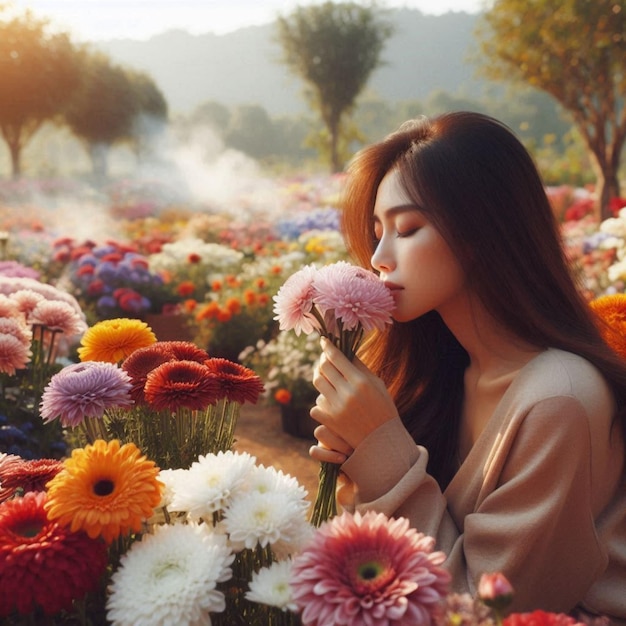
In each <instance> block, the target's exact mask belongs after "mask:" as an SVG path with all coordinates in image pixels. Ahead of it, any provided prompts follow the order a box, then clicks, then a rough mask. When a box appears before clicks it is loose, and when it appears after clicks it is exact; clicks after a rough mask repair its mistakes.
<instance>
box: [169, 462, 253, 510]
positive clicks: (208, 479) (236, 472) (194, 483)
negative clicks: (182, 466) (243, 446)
mask: <svg viewBox="0 0 626 626" xmlns="http://www.w3.org/2000/svg"><path fill="white" fill-rule="evenodd" d="M255 462H256V459H255V457H253V456H250V455H249V454H248V453H246V452H241V453H237V452H232V451H231V450H228V451H227V452H218V453H217V454H207V455H206V456H200V457H199V458H198V460H197V461H195V462H194V463H193V464H192V465H191V467H190V468H189V470H188V472H187V476H186V480H184V481H176V485H175V491H174V496H173V497H172V501H171V503H170V506H169V509H170V510H171V511H182V512H186V513H188V515H189V517H190V518H191V519H193V520H199V519H202V518H207V517H210V516H212V514H213V513H214V512H215V511H219V510H222V509H224V508H225V507H226V506H228V503H229V502H230V499H231V498H232V496H233V495H234V494H235V493H236V492H237V490H239V489H241V488H242V486H243V485H244V483H245V481H246V478H247V477H248V476H249V474H250V472H251V471H252V468H253V467H254V464H255Z"/></svg>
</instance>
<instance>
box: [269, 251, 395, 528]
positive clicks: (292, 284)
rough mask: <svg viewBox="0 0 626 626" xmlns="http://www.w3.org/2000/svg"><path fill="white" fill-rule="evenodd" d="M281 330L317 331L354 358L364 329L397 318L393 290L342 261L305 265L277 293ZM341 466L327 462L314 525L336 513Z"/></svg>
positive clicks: (275, 308) (276, 306)
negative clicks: (394, 311)
mask: <svg viewBox="0 0 626 626" xmlns="http://www.w3.org/2000/svg"><path fill="white" fill-rule="evenodd" d="M274 302H275V305H274V313H275V314H276V317H275V318H274V319H277V320H278V321H279V324H280V330H294V331H295V333H296V334H297V335H299V334H300V333H301V332H304V333H306V334H309V333H312V332H317V333H319V334H320V335H321V336H322V337H327V338H328V339H329V340H330V341H332V342H333V343H334V344H335V345H336V346H337V347H338V348H339V349H340V350H341V351H342V352H343V354H345V355H346V356H347V357H348V358H349V359H353V358H354V356H355V354H356V352H357V349H358V347H359V345H360V344H361V341H362V340H363V337H364V335H365V333H368V332H369V331H372V330H374V329H378V330H382V329H383V328H384V327H385V325H386V324H390V323H391V321H392V318H391V312H392V310H393V308H394V306H395V303H394V299H393V296H392V295H391V291H390V290H389V289H388V288H387V287H386V286H385V285H384V283H383V282H382V281H381V280H380V279H379V278H378V276H377V275H376V274H374V273H373V272H370V271H368V270H365V269H363V268H361V267H356V266H354V265H351V264H350V263H347V262H346V261H338V262H337V263H333V264H330V265H326V266H324V267H322V268H320V269H318V268H316V267H315V266H313V265H306V266H305V267H303V268H302V269H300V270H299V271H297V272H296V273H294V274H292V275H291V276H290V277H289V278H288V279H287V280H286V281H285V283H284V284H283V286H282V287H281V288H280V289H279V291H278V293H277V294H276V295H275V296H274ZM338 473H339V466H337V465H335V464H333V463H322V464H321V468H320V485H319V490H318V495H317V498H316V501H315V504H314V507H313V513H312V517H311V521H312V522H313V524H314V525H315V526H319V524H320V523H321V522H323V521H325V520H326V519H328V518H329V517H332V516H334V515H335V514H336V513H337V507H336V502H335V489H336V484H337V476H338Z"/></svg>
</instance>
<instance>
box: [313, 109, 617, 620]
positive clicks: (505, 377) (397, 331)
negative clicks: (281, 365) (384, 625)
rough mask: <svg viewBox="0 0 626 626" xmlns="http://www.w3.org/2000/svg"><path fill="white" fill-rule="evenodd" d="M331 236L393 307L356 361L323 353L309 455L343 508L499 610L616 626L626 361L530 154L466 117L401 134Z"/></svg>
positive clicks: (363, 175) (354, 185) (350, 194)
mask: <svg viewBox="0 0 626 626" xmlns="http://www.w3.org/2000/svg"><path fill="white" fill-rule="evenodd" d="M343 220H344V221H343V227H344V236H345V239H346V243H347V246H348V249H349V251H350V253H351V255H352V256H353V257H354V258H355V259H356V260H357V262H359V263H360V264H361V265H363V266H365V267H369V266H371V267H373V268H374V270H375V271H377V272H378V273H379V274H380V277H381V280H383V281H385V283H386V284H387V285H388V286H389V287H390V288H391V289H392V291H393V295H394V299H395V303H396V309H395V312H394V320H395V322H394V324H393V325H392V327H391V328H390V330H387V331H385V332H381V333H378V334H377V335H376V336H373V337H371V338H369V340H368V342H367V343H366V345H365V347H364V349H363V350H362V353H361V354H360V355H359V356H360V359H361V360H359V359H357V360H355V361H354V362H353V363H351V362H350V361H348V359H346V358H345V357H344V356H343V355H342V354H341V352H340V351H339V350H338V349H336V348H335V347H334V346H332V345H331V344H330V343H329V342H326V341H323V355H322V358H321V360H320V363H319V366H318V368H317V370H316V373H315V376H314V384H315V387H316V388H317V390H318V392H319V396H318V398H317V401H316V406H315V407H313V409H311V416H312V417H313V418H314V419H315V420H317V421H318V422H319V423H320V426H318V427H317V429H316V431H315V435H316V437H317V439H318V444H317V445H316V446H314V447H313V448H312V449H311V456H312V457H313V458H315V459H317V460H320V461H331V462H334V463H341V465H342V472H343V474H344V475H345V477H347V479H348V481H347V483H348V484H347V487H346V488H344V489H342V490H341V492H340V494H339V495H340V502H341V503H342V504H343V505H344V507H346V508H347V509H349V510H352V509H358V510H367V509H375V510H378V511H381V512H383V513H385V514H387V515H389V516H395V517H399V516H403V517H407V518H409V519H410V521H411V523H412V525H413V526H414V527H415V528H417V529H418V530H420V531H422V532H424V533H426V534H429V535H432V536H433V537H435V538H436V539H437V546H438V549H440V550H443V551H445V552H446V553H447V555H448V559H447V566H448V568H449V570H450V571H451V573H452V577H453V588H454V590H456V591H460V592H461V591H467V592H470V593H474V592H475V585H476V582H477V580H478V578H479V577H480V575H481V574H482V573H484V572H494V571H500V572H502V573H504V574H505V576H506V577H507V578H508V579H509V580H510V581H511V583H512V585H513V587H514V589H515V595H514V601H513V603H512V605H511V610H515V611H528V610H533V609H537V608H541V609H544V610H550V611H556V612H569V611H574V610H579V611H584V612H587V613H589V614H592V615H594V614H604V615H608V616H609V617H610V618H611V619H612V620H615V622H616V623H618V622H619V620H624V622H625V623H626V518H625V515H626V514H625V511H626V495H625V489H624V473H625V471H624V433H625V431H626V363H625V362H624V361H623V360H621V359H620V358H619V357H618V356H617V355H616V354H615V353H613V352H612V351H611V350H610V349H609V348H608V347H607V345H606V344H605V343H604V342H603V341H602V339H601V338H600V334H599V331H598V324H599V321H598V320H595V319H594V318H593V317H592V313H591V311H590V308H589V306H588V304H587V303H586V302H585V301H584V299H583V298H582V296H581V295H580V293H579V290H578V289H577V286H576V284H575V282H574V281H573V279H572V277H571V276H570V271H569V266H568V264H567V261H566V259H565V257H564V254H563V251H562V248H561V242H560V239H559V231H558V227H557V225H556V223H555V220H554V217H553V214H552V211H551V208H550V205H549V203H548V200H547V197H546V195H545V192H544V188H543V185H542V183H541V180H540V177H539V175H538V173H537V171H536V168H535V166H534V164H533V162H532V159H531V158H530V156H529V155H528V153H527V152H526V150H525V149H524V147H523V146H522V145H521V143H520V142H519V141H518V140H517V139H516V138H515V136H514V135H513V133H512V132H511V131H510V130H509V129H507V128H506V127H505V126H504V125H503V124H500V123H499V122H497V121H495V120H493V119H491V118H489V117H486V116H483V115H480V114H477V113H463V112H461V113H450V114H446V115H442V116H440V117H437V118H435V119H433V120H428V119H425V118H424V119H418V120H416V121H413V122H409V123H406V124H405V125H403V126H402V127H401V128H400V129H399V130H398V131H397V132H396V133H393V134H392V135H390V136H389V137H387V138H386V139H385V140H383V141H382V142H380V143H378V144H375V145H373V146H371V147H369V148H366V149H365V150H363V151H362V152H361V153H359V154H358V155H357V157H356V158H355V160H354V162H353V163H352V164H351V167H350V170H349V176H348V186H347V190H346V195H345V203H344V214H343ZM348 491H349V496H350V497H349V498H348V495H347V492H348Z"/></svg>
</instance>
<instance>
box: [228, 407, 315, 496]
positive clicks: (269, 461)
mask: <svg viewBox="0 0 626 626" xmlns="http://www.w3.org/2000/svg"><path fill="white" fill-rule="evenodd" d="M235 440H236V441H235V446H234V447H235V450H237V451H240V452H248V453H249V454H251V455H253V456H255V457H256V458H257V462H258V463H260V464H262V465H265V466H269V465H272V466H274V467H275V468H276V469H278V470H282V471H283V472H284V473H285V474H290V475H291V476H293V477H294V478H297V479H298V482H299V483H300V484H301V485H302V486H303V487H304V488H305V489H306V490H307V491H308V492H309V496H308V500H309V501H313V500H314V499H315V494H316V493H317V482H318V473H319V464H318V463H317V461H314V460H313V459H311V458H310V457H309V452H308V451H309V448H310V446H311V444H312V443H313V440H312V439H300V438H299V437H293V436H291V435H289V434H287V433H285V432H283V429H282V425H281V419H280V411H279V409H278V407H275V406H251V405H248V404H244V405H243V406H242V407H241V415H240V417H239V421H238V423H237V429H236V431H235Z"/></svg>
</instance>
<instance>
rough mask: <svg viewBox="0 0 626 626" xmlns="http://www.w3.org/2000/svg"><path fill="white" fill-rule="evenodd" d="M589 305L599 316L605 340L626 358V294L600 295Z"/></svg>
mask: <svg viewBox="0 0 626 626" xmlns="http://www.w3.org/2000/svg"><path fill="white" fill-rule="evenodd" d="M589 305H590V306H591V309H592V310H593V311H594V312H595V314H596V315H597V316H598V318H599V322H600V323H599V328H600V332H601V334H602V337H603V338H604V341H606V343H607V344H608V345H609V346H610V347H611V348H612V349H613V350H614V351H615V352H617V354H619V355H620V356H622V357H624V358H626V294H624V293H616V294H612V295H605V296H599V297H598V298H596V299H595V300H592V301H591V302H590V303H589Z"/></svg>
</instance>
